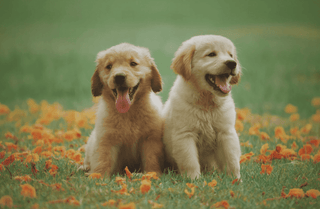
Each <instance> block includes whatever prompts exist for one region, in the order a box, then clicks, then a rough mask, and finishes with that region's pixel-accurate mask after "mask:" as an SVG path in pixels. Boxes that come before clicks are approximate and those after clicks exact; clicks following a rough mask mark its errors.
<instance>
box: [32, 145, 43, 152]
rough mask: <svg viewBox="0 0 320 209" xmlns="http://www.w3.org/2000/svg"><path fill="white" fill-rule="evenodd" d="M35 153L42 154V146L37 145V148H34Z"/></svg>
mask: <svg viewBox="0 0 320 209" xmlns="http://www.w3.org/2000/svg"><path fill="white" fill-rule="evenodd" d="M32 152H33V153H37V154H40V153H41V152H42V146H37V147H36V148H34V149H33V151H32Z"/></svg>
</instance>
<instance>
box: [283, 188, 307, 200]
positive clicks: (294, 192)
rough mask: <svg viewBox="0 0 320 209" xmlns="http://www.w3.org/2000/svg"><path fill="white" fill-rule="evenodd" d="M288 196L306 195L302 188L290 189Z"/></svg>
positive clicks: (298, 196)
mask: <svg viewBox="0 0 320 209" xmlns="http://www.w3.org/2000/svg"><path fill="white" fill-rule="evenodd" d="M287 197H291V198H292V197H296V198H303V197H304V192H303V190H302V189H297V188H294V189H290V191H289V194H288V195H287Z"/></svg>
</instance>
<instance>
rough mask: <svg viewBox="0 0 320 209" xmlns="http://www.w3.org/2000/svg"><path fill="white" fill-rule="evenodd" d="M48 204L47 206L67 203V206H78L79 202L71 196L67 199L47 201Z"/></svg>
mask: <svg viewBox="0 0 320 209" xmlns="http://www.w3.org/2000/svg"><path fill="white" fill-rule="evenodd" d="M48 203H49V204H55V203H67V204H69V205H80V202H79V201H78V200H76V198H75V197H73V196H70V197H67V198H66V199H60V200H53V201H49V202H48Z"/></svg>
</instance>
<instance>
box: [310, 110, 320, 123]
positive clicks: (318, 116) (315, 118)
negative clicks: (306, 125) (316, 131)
mask: <svg viewBox="0 0 320 209" xmlns="http://www.w3.org/2000/svg"><path fill="white" fill-rule="evenodd" d="M311 119H312V121H314V122H316V123H320V114H319V113H318V112H317V114H314V115H312V116H311Z"/></svg>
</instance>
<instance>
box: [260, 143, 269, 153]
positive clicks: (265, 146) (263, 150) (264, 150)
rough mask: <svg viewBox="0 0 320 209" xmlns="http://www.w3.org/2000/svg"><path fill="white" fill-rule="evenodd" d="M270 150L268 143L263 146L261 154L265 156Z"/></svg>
mask: <svg viewBox="0 0 320 209" xmlns="http://www.w3.org/2000/svg"><path fill="white" fill-rule="evenodd" d="M268 148H269V144H268V143H266V144H264V145H262V147H261V149H260V153H261V154H262V155H265V154H266V152H267V149H268Z"/></svg>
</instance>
